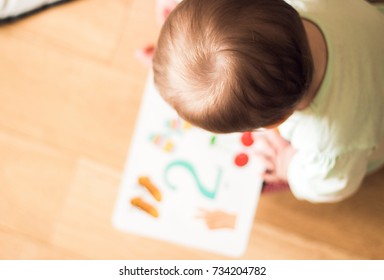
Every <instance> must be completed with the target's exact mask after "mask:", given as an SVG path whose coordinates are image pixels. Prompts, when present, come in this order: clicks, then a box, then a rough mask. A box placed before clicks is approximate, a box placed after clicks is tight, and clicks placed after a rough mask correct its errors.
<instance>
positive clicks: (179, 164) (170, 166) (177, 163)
mask: <svg viewBox="0 0 384 280" xmlns="http://www.w3.org/2000/svg"><path fill="white" fill-rule="evenodd" d="M174 167H182V168H184V169H186V170H187V171H189V172H190V173H191V175H192V177H193V179H194V180H195V183H196V186H197V188H198V190H199V191H200V192H201V194H202V195H204V196H205V197H207V198H209V199H214V198H215V197H216V194H217V192H218V190H219V187H220V183H221V178H222V174H223V170H222V168H220V167H218V168H217V175H216V180H215V185H214V188H213V190H212V191H209V190H207V188H206V187H205V186H204V185H203V184H202V183H201V182H200V180H199V178H198V176H197V172H196V170H195V168H194V167H193V166H192V164H190V163H189V162H187V161H185V160H176V161H172V162H171V163H169V164H168V165H167V166H166V168H165V170H164V179H165V183H166V184H167V185H168V187H169V188H171V189H172V190H176V189H177V187H176V186H175V185H173V184H172V183H171V182H170V181H169V171H170V170H171V169H173V168H174Z"/></svg>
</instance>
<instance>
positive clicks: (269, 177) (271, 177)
mask: <svg viewBox="0 0 384 280" xmlns="http://www.w3.org/2000/svg"><path fill="white" fill-rule="evenodd" d="M261 176H262V178H263V180H264V181H265V182H267V183H277V182H280V181H281V180H280V178H279V177H277V176H276V174H275V173H274V172H273V173H268V172H265V173H263V174H262V175H261Z"/></svg>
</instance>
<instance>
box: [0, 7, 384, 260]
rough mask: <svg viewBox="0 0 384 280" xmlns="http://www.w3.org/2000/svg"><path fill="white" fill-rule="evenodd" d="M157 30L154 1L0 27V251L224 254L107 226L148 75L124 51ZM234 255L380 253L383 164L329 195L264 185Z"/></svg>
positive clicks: (25, 254) (22, 254) (52, 13)
mask: <svg viewBox="0 0 384 280" xmlns="http://www.w3.org/2000/svg"><path fill="white" fill-rule="evenodd" d="M158 31H159V28H158V27H157V26H156V24H155V18H154V1H153V0H114V1H102V0H78V1H74V2H72V3H69V4H65V5H62V6H59V7H56V8H54V9H50V10H47V11H45V12H43V13H39V14H36V15H34V16H32V17H30V18H27V19H25V20H22V21H20V22H17V23H15V24H12V25H7V26H1V27H0V61H1V68H0V248H1V249H0V258H1V259H225V257H223V256H219V255H215V254H212V253H207V252H204V251H199V250H195V249H190V248H185V247H182V246H178V245H174V244H169V243H166V242H161V241H157V240H153V239H148V238H144V237H140V236H136V235H132V234H126V233H123V232H119V231H118V230H116V229H115V228H114V227H113V226H112V212H113V207H114V204H115V201H116V197H117V195H118V191H119V185H120V180H121V175H122V171H123V168H124V163H125V160H126V156H127V151H128V148H129V145H130V141H131V138H132V133H133V128H134V124H135V121H136V117H137V113H138V109H139V105H140V101H141V96H142V93H143V90H144V85H145V81H146V78H147V74H148V68H146V67H144V66H143V65H141V64H140V63H139V62H138V61H137V60H136V59H135V58H134V55H133V53H134V50H135V49H137V48H139V47H141V46H144V45H145V44H147V43H148V42H153V41H155V39H156V36H157V34H158ZM224 245H225V244H223V246H224ZM242 258H244V259H383V258H384V170H381V171H379V172H378V173H376V174H374V175H372V176H370V177H368V178H367V179H366V180H365V181H364V184H363V187H362V188H361V189H360V191H359V192H358V193H357V194H356V195H355V196H353V197H351V198H350V199H348V200H346V201H344V202H341V203H337V204H329V205H316V204H310V203H306V202H301V201H298V200H296V199H295V198H294V197H293V196H292V195H291V194H290V193H289V192H283V193H275V194H265V195H262V197H261V199H260V204H259V207H258V211H257V214H256V218H255V223H254V226H253V229H252V233H251V238H250V243H249V247H248V250H247V251H246V253H245V255H244V256H243V257H242Z"/></svg>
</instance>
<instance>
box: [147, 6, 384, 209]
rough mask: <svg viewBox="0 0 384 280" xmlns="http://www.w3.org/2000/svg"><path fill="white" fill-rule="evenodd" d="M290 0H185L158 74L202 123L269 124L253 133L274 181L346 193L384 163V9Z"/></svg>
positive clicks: (312, 195) (316, 195) (223, 127)
mask: <svg viewBox="0 0 384 280" xmlns="http://www.w3.org/2000/svg"><path fill="white" fill-rule="evenodd" d="M287 2H288V1H283V0H184V1H182V2H181V3H180V4H179V5H178V6H177V7H176V8H175V10H173V11H172V12H171V13H170V15H169V17H168V18H167V20H166V21H165V23H164V25H163V28H162V31H161V34H160V37H159V40H158V44H157V48H156V50H155V55H154V58H153V70H154V79H155V84H156V86H157V88H158V90H159V92H160V94H161V95H162V97H163V98H164V99H165V100H166V101H167V102H168V103H169V104H170V105H171V106H172V107H174V108H175V109H176V111H177V112H178V113H179V115H180V116H181V117H183V118H184V119H185V120H187V121H189V122H191V123H192V124H194V125H196V126H199V127H202V128H204V129H206V130H209V131H212V132H217V133H230V132H243V131H254V130H258V129H260V128H264V129H267V130H265V131H263V132H260V133H256V134H255V137H256V138H257V139H256V141H257V142H258V143H259V146H260V147H261V149H260V151H259V153H258V154H257V155H256V156H258V157H259V158H260V159H262V160H263V162H264V164H265V166H266V171H265V173H264V174H263V177H264V179H265V180H266V181H267V182H276V181H287V182H288V183H289V185H290V187H291V190H292V192H293V194H294V195H295V196H296V197H297V198H299V199H306V200H309V201H312V202H334V201H339V200H342V199H344V198H346V197H348V196H350V195H351V194H353V193H355V192H356V190H357V189H358V187H359V185H360V184H361V181H362V180H363V178H364V176H365V175H366V174H367V173H368V172H372V171H374V170H377V169H378V168H379V167H381V166H382V165H383V164H384V108H383V105H384V79H383V77H384V56H383V51H384V50H383V46H384V15H383V14H381V13H380V12H379V10H378V9H377V8H376V7H374V6H372V5H370V4H369V3H367V2H364V1H361V0H350V1H348V5H347V4H346V3H344V1H331V0H329V1H327V0H321V1H320V0H319V1H314V0H311V1H310V0H307V1H305V0H302V1H289V2H290V4H288V3H287ZM276 127H278V131H279V132H277V130H276V129H272V128H276Z"/></svg>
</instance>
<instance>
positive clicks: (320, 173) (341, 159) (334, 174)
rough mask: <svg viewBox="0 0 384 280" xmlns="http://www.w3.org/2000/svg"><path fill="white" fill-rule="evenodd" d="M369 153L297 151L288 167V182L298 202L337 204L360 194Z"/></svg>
mask: <svg viewBox="0 0 384 280" xmlns="http://www.w3.org/2000/svg"><path fill="white" fill-rule="evenodd" d="M368 156H369V152H368V151H366V150H358V151H353V152H349V153H344V154H342V155H337V156H334V155H329V154H318V153H309V152H302V151H298V152H296V154H295V155H294V156H293V158H292V161H291V163H290V166H289V168H288V182H289V185H290V187H291V190H292V193H293V194H294V196H295V197H296V198H298V199H302V200H308V201H310V202H314V203H317V202H337V201H340V200H343V199H345V198H346V197H349V196H350V195H352V194H353V193H355V192H356V191H357V189H358V188H359V186H360V184H361V182H362V180H363V178H364V176H365V174H366V171H367V159H368Z"/></svg>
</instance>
